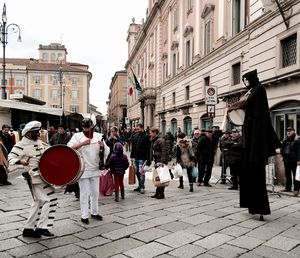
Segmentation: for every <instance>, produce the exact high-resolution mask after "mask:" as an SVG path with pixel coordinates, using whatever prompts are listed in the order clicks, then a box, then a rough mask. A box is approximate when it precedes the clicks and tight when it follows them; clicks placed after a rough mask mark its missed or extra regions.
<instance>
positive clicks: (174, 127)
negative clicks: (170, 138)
mask: <svg viewBox="0 0 300 258" xmlns="http://www.w3.org/2000/svg"><path fill="white" fill-rule="evenodd" d="M176 130H177V119H176V118H173V119H172V120H171V133H172V134H173V135H175V133H176Z"/></svg>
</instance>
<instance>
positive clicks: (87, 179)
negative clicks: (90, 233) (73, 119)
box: [67, 117, 110, 224]
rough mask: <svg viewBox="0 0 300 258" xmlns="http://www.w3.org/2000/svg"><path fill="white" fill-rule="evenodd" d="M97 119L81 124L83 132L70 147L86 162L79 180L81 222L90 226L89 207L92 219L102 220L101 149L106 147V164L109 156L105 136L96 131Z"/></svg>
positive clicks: (74, 137) (75, 135)
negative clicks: (100, 209)
mask: <svg viewBox="0 0 300 258" xmlns="http://www.w3.org/2000/svg"><path fill="white" fill-rule="evenodd" d="M92 118H93V117H92ZM95 125H96V119H95V118H94V121H93V120H92V119H91V118H84V119H83V120H82V122H81V126H82V129H83V131H82V132H79V133H75V134H74V135H73V136H72V138H71V140H70V141H69V142H68V144H67V145H68V146H69V147H71V148H73V149H75V150H78V151H79V152H80V154H81V155H82V157H83V160H84V172H83V174H82V176H81V178H80V179H79V180H78V183H79V188H80V210H81V222H82V223H84V224H89V206H90V213H91V217H92V218H93V219H95V220H102V219H103V218H102V216H101V215H99V214H98V199H99V178H100V175H101V171H100V169H99V162H100V148H103V147H104V162H105V160H106V158H107V156H108V154H109V151H110V150H109V147H108V146H107V145H106V144H105V142H104V141H103V135H102V134H100V133H97V132H95V131H94V128H95Z"/></svg>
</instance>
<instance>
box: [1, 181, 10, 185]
mask: <svg viewBox="0 0 300 258" xmlns="http://www.w3.org/2000/svg"><path fill="white" fill-rule="evenodd" d="M11 184H12V183H11V182H9V181H5V182H3V183H0V185H11Z"/></svg>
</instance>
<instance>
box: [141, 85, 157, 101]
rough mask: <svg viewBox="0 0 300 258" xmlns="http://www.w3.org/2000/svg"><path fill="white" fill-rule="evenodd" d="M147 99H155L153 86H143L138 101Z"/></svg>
mask: <svg viewBox="0 0 300 258" xmlns="http://www.w3.org/2000/svg"><path fill="white" fill-rule="evenodd" d="M147 99H156V89H155V88H150V87H149V88H144V89H143V91H142V93H141V94H140V96H139V101H142V100H144V101H145V100H147Z"/></svg>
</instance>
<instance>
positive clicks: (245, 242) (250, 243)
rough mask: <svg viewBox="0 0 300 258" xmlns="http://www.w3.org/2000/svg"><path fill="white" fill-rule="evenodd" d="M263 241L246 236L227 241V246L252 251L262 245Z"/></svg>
mask: <svg viewBox="0 0 300 258" xmlns="http://www.w3.org/2000/svg"><path fill="white" fill-rule="evenodd" d="M263 243H264V241H263V240H260V239H256V238H254V237H248V236H240V237H238V238H236V239H234V240H232V241H229V242H228V244H230V245H234V246H237V247H240V248H244V249H248V250H251V249H254V248H255V247H257V246H259V245H261V244H263Z"/></svg>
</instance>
